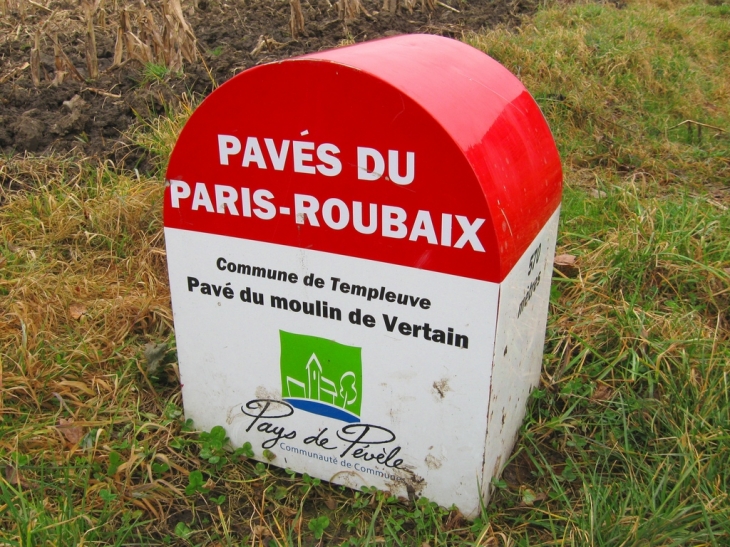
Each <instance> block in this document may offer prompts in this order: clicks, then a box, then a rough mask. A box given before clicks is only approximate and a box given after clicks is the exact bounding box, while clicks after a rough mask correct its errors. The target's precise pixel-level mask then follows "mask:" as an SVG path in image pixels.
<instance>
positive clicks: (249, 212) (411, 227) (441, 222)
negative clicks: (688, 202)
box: [169, 135, 485, 252]
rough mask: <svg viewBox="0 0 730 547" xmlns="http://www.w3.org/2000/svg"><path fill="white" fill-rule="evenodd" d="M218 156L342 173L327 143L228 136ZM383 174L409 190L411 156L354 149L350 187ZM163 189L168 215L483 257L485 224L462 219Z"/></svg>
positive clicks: (298, 196) (209, 187) (263, 193)
mask: <svg viewBox="0 0 730 547" xmlns="http://www.w3.org/2000/svg"><path fill="white" fill-rule="evenodd" d="M262 143H263V145H262ZM290 151H291V152H290ZM218 152H219V162H220V164H221V165H231V166H234V165H240V166H241V167H243V168H246V169H273V170H274V171H284V170H289V171H294V172H295V173H302V174H309V175H317V174H319V175H321V176H326V177H336V176H338V175H340V174H341V173H342V171H343V164H342V161H341V160H340V158H339V157H338V155H339V153H340V149H339V148H338V147H337V146H336V145H335V144H331V143H322V144H315V143H314V142H308V141H298V140H295V141H289V140H281V141H279V142H276V141H274V140H273V139H269V138H263V139H259V138H257V137H248V138H247V139H245V145H244V144H243V143H242V142H241V140H239V139H238V138H237V137H234V136H232V135H218ZM239 156H240V157H239ZM315 157H316V159H315ZM400 163H404V164H405V166H404V169H401V166H400ZM403 171H404V172H403ZM386 172H387V173H388V176H387V177H385V178H386V179H387V180H389V181H391V182H392V183H394V184H397V185H399V186H405V185H409V184H411V183H413V181H414V179H415V172H416V158H415V153H414V152H403V153H401V152H400V151H397V150H388V151H387V152H383V153H381V152H379V151H377V150H375V149H373V148H367V147H357V166H356V173H357V179H359V180H363V181H375V180H378V179H380V178H381V177H383V176H384V175H385V173H386ZM169 185H170V200H171V205H172V207H173V208H175V209H179V208H181V207H183V208H189V209H190V210H192V211H206V212H207V213H211V214H221V215H230V216H239V217H249V218H253V219H258V220H262V221H268V220H272V219H274V218H276V217H277V216H278V215H282V216H291V217H292V218H293V219H294V222H295V223H296V224H305V225H310V226H314V227H326V228H329V229H332V230H343V229H344V228H347V227H348V226H352V227H353V228H354V229H355V230H356V231H357V232H359V233H361V234H364V235H372V234H379V235H380V236H382V237H389V238H394V239H406V238H407V239H408V240H409V241H419V240H420V239H421V238H423V239H424V240H425V241H427V242H428V243H430V244H432V245H441V246H444V247H454V248H456V249H462V248H463V249H471V250H473V251H477V252H484V246H483V245H482V242H481V241H480V239H479V234H478V231H479V229H480V228H481V227H482V225H483V224H484V222H485V219H483V218H476V219H470V218H468V217H467V216H464V215H458V214H452V213H446V212H441V211H440V212H432V211H424V210H419V211H417V212H416V214H415V215H413V214H409V213H408V212H406V210H405V209H403V208H402V207H398V206H396V205H392V204H376V203H363V202H360V201H351V202H349V203H347V202H345V201H343V200H341V199H339V198H337V197H330V198H328V199H319V198H317V197H315V196H312V195H308V194H303V193H295V194H293V196H291V197H290V198H288V199H287V198H281V197H279V198H278V199H276V197H275V196H274V194H273V192H271V191H270V190H268V189H265V188H248V187H240V186H230V185H226V184H206V183H204V182H198V181H196V182H194V183H193V182H188V181H183V180H170V181H169Z"/></svg>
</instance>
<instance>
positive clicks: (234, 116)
mask: <svg viewBox="0 0 730 547" xmlns="http://www.w3.org/2000/svg"><path fill="white" fill-rule="evenodd" d="M302 133H305V134H304V135H302ZM218 135H224V136H228V137H224V138H226V139H229V140H228V141H227V143H226V144H225V147H229V148H228V152H227V153H226V154H225V157H226V158H227V161H228V165H223V164H222V160H221V155H220V150H221V148H220V145H219V138H218ZM249 137H255V138H256V140H257V142H258V144H259V146H260V148H261V157H260V158H259V157H257V156H256V153H255V152H256V150H255V149H251V150H249V152H250V154H249V156H251V155H252V154H251V152H253V158H249V159H250V161H249V164H248V166H246V167H244V166H243V165H242V163H243V160H244V156H245V148H246V144H247V142H249V141H248V139H249ZM231 138H235V139H237V141H238V142H240V144H241V150H240V152H237V153H233V152H235V151H236V145H235V143H234V142H232V141H231V140H230V139H231ZM265 139H271V142H270V145H273V148H274V156H277V155H279V157H280V162H281V163H280V164H279V165H278V167H279V168H280V170H279V169H277V168H276V166H275V165H274V164H275V163H276V162H275V159H276V158H275V157H274V158H272V155H271V154H270V153H269V151H268V147H267V146H266V143H265ZM283 141H289V144H288V150H287V154H286V158H285V159H284V155H283V153H282V143H283ZM295 141H298V142H299V143H305V144H296V143H295ZM306 143H312V146H313V147H314V149H313V150H309V149H308V147H309V144H306ZM254 144H255V143H254ZM322 144H329V145H334V146H335V147H336V148H337V150H338V151H337V152H333V151H332V150H333V149H332V148H331V147H330V148H329V154H330V156H329V157H328V156H327V150H324V152H322V153H323V157H324V159H325V160H328V161H330V163H326V162H322V161H320V160H318V156H317V154H318V152H317V147H319V146H321V145H322ZM295 146H298V147H299V148H300V149H302V150H301V152H302V153H303V154H311V155H312V159H311V161H310V160H308V159H307V158H306V156H303V158H304V159H302V157H300V162H299V168H298V171H300V172H297V169H295V157H294V147H295ZM225 147H224V149H225ZM358 147H363V148H371V149H375V150H378V151H379V152H380V153H381V154H382V155H383V156H384V159H386V160H387V158H388V151H389V150H393V151H397V152H398V157H399V160H400V163H399V174H400V175H401V176H402V175H404V174H406V153H407V152H412V153H413V154H414V158H415V161H414V168H415V169H414V171H415V172H414V177H413V180H412V182H410V183H409V184H396V183H394V182H393V181H392V180H388V179H389V176H388V175H389V173H388V170H387V167H386V171H385V173H384V175H383V176H382V177H381V178H380V179H378V180H374V181H369V180H361V179H359V178H358V168H357V165H358V156H357V149H358ZM324 148H325V149H326V148H327V147H324ZM300 156H301V155H300ZM332 156H334V157H335V158H336V159H337V161H336V162H334V163H333V161H332V160H331V157H332ZM338 162H339V164H340V165H341V168H340V170H339V172H338V173H337V174H336V175H334V176H328V175H327V174H324V173H323V172H321V171H320V170H318V169H317V168H316V166H317V164H319V165H320V168H321V169H322V170H323V171H325V172H326V171H327V170H328V169H329V174H330V175H331V174H332V173H334V172H335V171H337V169H336V165H335V164H336V163H338ZM333 165H334V167H333ZM372 166H373V164H372V162H370V164H369V167H368V168H369V169H372ZM312 169H314V171H315V172H314V174H312V173H309V172H301V171H311V170H312ZM167 179H168V180H177V181H183V182H184V183H185V185H187V186H188V187H189V188H190V196H189V197H184V185H183V186H181V183H176V191H177V193H178V199H177V203H176V205H177V207H173V203H172V199H171V191H170V187H169V186H168V188H167V191H166V193H165V226H167V227H172V228H181V229H187V230H194V231H202V232H207V233H212V234H221V235H227V236H233V237H240V238H246V239H253V240H258V241H264V242H270V243H277V244H281V245H288V246H292V247H300V248H307V249H315V250H319V251H325V252H330V253H337V254H344V255H349V256H354V257H359V258H364V259H370V260H377V261H382V262H389V263H392V264H399V265H403V266H409V267H414V268H423V269H428V270H433V271H437V272H443V273H448V274H453V275H458V276H464V277H469V278H475V279H482V280H487V281H493V282H500V281H501V280H502V279H503V278H504V277H505V276H506V275H507V273H508V272H509V271H510V269H511V268H512V267H513V266H514V264H515V262H516V261H517V259H518V258H519V257H520V256H521V255H522V253H523V252H524V251H525V250H526V249H527V247H528V246H529V244H530V243H531V242H532V240H533V239H534V237H535V236H536V235H537V233H538V231H539V230H540V229H541V228H542V226H543V225H544V224H545V222H546V221H547V219H548V218H549V217H550V215H551V214H552V213H553V212H554V211H555V209H556V208H557V206H558V205H559V203H560V194H561V187H562V172H561V167H560V159H559V157H558V153H557V150H556V148H555V144H554V141H553V139H552V136H551V134H550V131H549V129H548V127H547V124H546V122H545V120H544V118H543V116H542V114H541V112H540V110H539V108H538V107H537V105H536V103H535V102H534V100H533V99H532V97H531V96H530V95H529V93H528V92H527V91H526V90H525V88H524V87H523V86H522V84H521V83H520V82H519V81H518V80H517V79H516V78H515V77H514V76H513V75H512V74H510V73H509V72H508V71H507V70H506V69H505V68H504V67H502V66H501V65H500V64H499V63H497V62H496V61H494V60H493V59H491V58H490V57H488V56H487V55H485V54H483V53H481V52H480V51H478V50H476V49H474V48H472V47H470V46H467V45H465V44H463V43H461V42H457V41H455V40H450V39H446V38H441V37H435V36H426V35H408V36H398V37H394V38H389V39H385V40H378V41H374V42H368V43H364V44H359V45H355V46H351V47H347V48H341V49H336V50H332V51H327V52H321V53H317V54H313V55H308V56H305V57H300V58H296V59H291V60H287V61H283V62H280V63H273V64H269V65H262V66H259V67H255V68H252V69H250V70H247V71H245V72H243V73H241V74H239V75H237V76H236V77H234V78H232V79H231V80H229V81H228V82H227V83H225V84H224V85H223V86H221V87H220V88H218V89H217V90H216V91H215V92H213V93H212V94H211V95H210V96H209V97H208V98H207V99H206V100H205V101H204V102H203V103H202V104H201V105H200V107H199V108H198V109H197V110H196V111H195V113H194V114H193V115H192V117H191V118H190V120H189V121H188V123H187V124H186V126H185V128H184V129H183V131H182V134H181V135H180V138H179V140H178V143H177V145H176V146H175V149H174V151H173V154H172V157H171V159H170V163H169V167H168V170H167ZM197 183H202V184H203V185H204V186H205V189H206V190H207V192H202V190H201V192H202V193H207V195H208V196H209V198H210V203H209V204H207V203H206V202H205V199H204V197H205V196H203V195H202V194H201V195H199V196H198V198H199V199H198V200H197V202H198V203H197V210H193V209H192V205H193V201H194V193H195V186H196V184H197ZM215 185H218V186H219V189H218V191H219V194H220V195H221V196H222V197H223V198H224V200H225V199H226V197H227V198H228V200H229V203H230V202H231V201H230V200H231V199H232V198H231V193H230V190H225V189H223V190H221V188H222V187H223V186H226V187H229V188H232V189H234V190H235V193H236V196H235V197H236V199H237V201H235V202H232V205H233V206H232V207H231V206H226V205H220V210H219V204H218V203H217V200H216V196H215V193H216V189H215ZM241 189H244V190H241ZM246 189H247V190H246ZM257 190H258V191H259V201H260V202H261V197H262V195H263V197H264V198H266V197H267V196H269V195H273V198H270V199H266V200H265V201H268V202H269V203H271V204H272V205H273V206H274V207H275V216H273V218H260V216H263V217H267V216H269V215H270V210H268V209H269V206H267V205H265V204H264V207H263V208H262V207H258V213H259V216H257V214H256V213H257V211H256V209H257V207H256V204H255V203H251V211H249V214H250V216H245V211H244V209H245V208H244V206H243V202H244V194H245V192H246V191H248V192H249V195H253V193H254V192H256V191H257ZM261 190H264V191H268V193H266V192H264V193H262V192H261ZM221 192H222V193H221ZM226 192H228V193H226ZM295 194H297V195H300V196H302V195H303V196H309V197H308V198H306V200H308V201H305V202H304V205H312V200H311V198H315V199H316V200H317V202H318V204H319V210H318V212H317V213H316V214H315V216H314V217H307V216H305V217H303V218H300V221H302V220H303V223H297V219H296V217H295V214H294V212H295V211H294V208H295V198H294V196H295ZM333 198H334V200H333ZM328 200H331V201H329V202H328ZM338 200H339V201H338ZM355 202H357V203H360V204H362V205H361V208H362V210H363V211H364V213H363V215H364V218H363V224H364V225H367V224H368V221H369V220H370V218H369V214H368V212H369V211H370V204H374V205H376V206H377V211H378V226H377V230H376V231H375V232H374V233H372V234H366V233H361V232H363V231H367V230H366V229H361V230H360V231H358V230H357V229H356V228H355V226H354V224H353V216H354V209H355V205H353V203H355ZM300 203H301V200H300ZM325 203H328V207H329V211H330V212H331V214H330V215H329V217H328V220H329V224H330V225H329V226H328V225H327V222H325V218H324V217H323V206H324V205H325ZM383 206H386V208H385V209H384V208H383ZM343 207H344V208H346V209H347V214H349V219H348V222H347V223H344V220H345V219H343V218H342V217H341V216H339V214H338V213H339V212H340V211H342V210H343ZM281 208H289V209H290V211H289V214H285V213H286V209H281ZM394 208H399V209H400V210H402V211H403V212H404V213H405V215H406V220H405V222H404V223H403V227H404V228H405V230H406V232H405V237H402V238H401V237H399V236H400V235H402V234H401V232H403V229H401V228H399V225H398V223H397V222H396V223H395V224H393V225H392V226H391V227H390V229H389V232H388V234H387V235H390V236H396V237H388V236H387V235H385V234H383V213H384V212H385V213H389V214H390V215H391V216H392V215H395V216H396V217H397V216H398V215H400V214H401V213H400V211H399V210H398V209H394ZM267 210H268V211H267ZM393 211H395V212H393ZM419 211H423V212H422V213H419ZM234 212H235V213H237V214H233V213H234ZM444 214H446V215H451V217H450V218H451V224H452V230H451V232H452V233H451V238H450V239H449V238H448V237H446V234H443V233H442V226H441V225H442V219H443V218H444V217H443V215H444ZM457 215H458V216H459V217H461V221H462V222H464V223H466V224H467V225H471V226H475V225H476V224H478V221H477V219H483V220H484V222H483V223H482V224H481V226H480V227H479V228H478V230H476V236H471V239H470V240H469V241H467V242H466V243H465V244H464V245H463V247H462V248H455V246H454V245H455V244H456V243H457V242H458V241H459V239H460V238H461V235H462V232H463V230H462V228H461V224H460V222H459V219H458V218H457ZM312 218H314V219H316V221H317V222H318V223H319V226H313V225H311V223H310V222H309V221H310V220H312ZM447 218H448V217H447ZM417 219H418V222H415V226H416V229H415V231H414V221H416V220H417ZM396 220H397V219H396ZM429 222H431V223H432V224H433V229H432V230H431V227H430V226H429ZM332 226H334V227H332ZM468 230H469V228H468V226H467V231H468ZM434 236H435V238H434ZM467 239H468V238H467ZM476 239H478V243H477V242H476V241H475V240H476ZM462 243H463V241H462ZM448 244H450V246H448ZM479 244H481V245H482V246H483V249H484V251H483V252H482V251H480V250H479V249H478V247H479Z"/></svg>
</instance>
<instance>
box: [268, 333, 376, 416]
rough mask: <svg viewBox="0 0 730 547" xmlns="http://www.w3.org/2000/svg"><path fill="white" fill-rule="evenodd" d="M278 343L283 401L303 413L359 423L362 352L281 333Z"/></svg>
mask: <svg viewBox="0 0 730 547" xmlns="http://www.w3.org/2000/svg"><path fill="white" fill-rule="evenodd" d="M279 339H280V341H281V393H282V395H283V398H284V400H285V401H286V402H288V403H289V404H290V405H292V406H293V407H295V408H298V409H300V410H304V411H305V412H311V413H312V414H319V415H321V416H327V417H329V418H334V419H336V420H342V421H345V422H349V423H354V422H359V421H360V405H361V403H362V356H361V353H362V348H357V347H355V346H346V345H344V344H340V343H338V342H335V341H333V340H327V339H326V338H318V337H316V336H307V335H304V334H294V333H291V332H285V331H283V330H280V331H279Z"/></svg>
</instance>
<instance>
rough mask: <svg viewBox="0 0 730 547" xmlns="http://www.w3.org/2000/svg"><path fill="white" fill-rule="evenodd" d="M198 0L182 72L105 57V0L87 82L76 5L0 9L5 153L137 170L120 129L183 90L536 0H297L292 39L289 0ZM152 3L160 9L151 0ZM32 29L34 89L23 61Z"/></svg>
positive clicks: (136, 157) (507, 12)
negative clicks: (345, 14)
mask: <svg viewBox="0 0 730 547" xmlns="http://www.w3.org/2000/svg"><path fill="white" fill-rule="evenodd" d="M196 1H197V8H193V5H192V2H193V0H187V2H190V3H189V4H188V3H186V2H183V4H182V6H183V9H184V13H185V16H186V19H187V21H188V23H189V24H190V25H191V27H192V29H193V31H194V34H195V36H196V38H197V49H198V52H199V56H198V61H197V62H194V63H185V65H184V69H183V71H182V72H179V73H173V72H171V71H167V70H165V68H164V66H158V65H150V64H146V65H145V64H143V63H141V62H140V61H138V60H136V59H128V58H126V57H125V59H126V60H125V61H123V62H122V63H121V65H116V66H113V57H114V50H115V42H116V35H117V28H118V21H119V11H118V10H119V6H117V7H116V10H117V11H114V9H113V8H111V7H109V8H104V5H105V3H102V4H101V6H102V7H101V9H100V11H99V12H97V16H96V18H95V25H94V27H95V35H96V51H97V55H98V65H99V73H100V75H99V77H98V78H97V79H96V80H94V81H91V80H89V79H88V74H87V72H86V68H85V67H86V56H85V51H86V23H85V19H84V15H83V12H82V10H81V9H80V8H79V5H78V3H76V2H69V1H63V0H62V1H57V0H50V1H49V0H46V2H42V1H37V2H34V3H28V0H16V2H17V4H16V9H15V10H11V11H10V12H8V13H6V14H5V16H2V15H1V14H0V150H2V152H3V153H4V154H5V155H6V156H7V155H12V154H23V153H26V152H27V153H32V154H41V155H47V154H49V153H53V152H57V153H68V152H71V153H73V154H74V155H77V156H79V155H80V156H92V157H94V156H95V157H98V158H101V159H112V160H114V161H115V162H117V163H125V165H126V166H127V167H128V168H133V167H140V168H144V167H145V165H146V164H145V161H144V155H143V154H142V153H140V151H139V150H133V149H130V148H129V146H128V145H127V143H126V142H125V140H124V138H123V136H122V134H123V132H124V131H125V130H126V129H127V128H128V127H129V126H130V125H131V124H132V123H133V122H135V120H145V119H149V118H150V117H153V116H156V115H158V114H162V113H164V112H165V109H166V108H168V107H169V106H170V105H174V104H175V102H176V101H177V100H179V97H180V96H181V95H182V94H183V93H186V94H187V95H188V96H189V97H190V96H197V97H200V96H205V95H206V94H208V93H209V92H210V91H211V90H212V89H213V88H214V87H215V86H216V85H218V84H221V83H223V82H224V81H226V80H227V79H229V78H230V77H232V76H234V75H235V74H237V73H239V72H241V71H242V70H245V69H246V68H249V67H251V66H254V65H257V64H261V63H267V62H271V61H275V60H279V59H283V58H287V57H292V56H296V55H302V54H304V53H309V52H313V51H319V50H322V49H329V48H333V47H338V46H342V45H345V44H348V43H354V42H362V41H365V40H372V39H375V38H379V37H383V36H392V35H395V34H404V33H417V32H421V33H432V34H439V35H444V36H449V37H455V38H458V37H461V36H462V35H463V33H465V32H468V31H478V30H480V29H482V28H485V27H493V26H495V25H498V24H504V25H514V24H516V23H518V22H519V19H520V17H521V16H523V15H524V14H526V13H530V12H532V11H533V10H534V9H535V7H536V2H535V1H534V0H510V1H509V2H504V1H503V2H499V1H494V0H469V1H468V2H466V1H460V0H445V1H444V2H438V3H437V4H436V8H435V10H434V11H429V10H426V9H425V8H424V7H423V6H422V4H421V3H420V2H416V3H415V6H414V8H413V10H412V11H409V10H408V9H406V8H405V7H404V6H403V1H402V0H400V1H399V3H400V4H401V5H399V6H398V9H397V10H396V12H395V13H390V11H389V10H385V11H383V10H382V9H381V8H382V7H383V5H382V0H361V3H362V6H363V7H364V11H363V12H361V13H360V15H359V16H357V17H356V18H354V19H352V20H350V21H347V22H345V21H343V20H342V19H341V18H340V16H339V14H338V9H337V4H336V3H334V2H332V0H303V1H302V12H303V15H304V21H305V26H304V31H303V32H302V33H300V35H299V36H297V37H296V38H293V37H292V34H291V31H290V26H289V20H290V9H291V8H290V4H289V1H288V0H231V1H220V0H196ZM391 1H392V0H391ZM109 3H110V1H109V0H106V4H109ZM149 3H150V6H149V8H151V9H152V11H153V12H154V13H156V14H157V15H158V16H159V13H160V12H159V9H158V6H157V2H154V1H152V0H150V1H149ZM11 4H12V2H11ZM114 4H115V5H116V4H117V2H116V1H114ZM137 5H138V4H137V3H136V2H135V3H134V4H130V5H129V6H127V7H128V8H129V9H130V10H134V9H135V6H137ZM44 6H45V7H44ZM101 11H104V14H103V15H101V13H100V12H101ZM36 32H38V36H39V38H40V48H39V51H40V80H41V81H40V85H38V86H37V87H36V86H34V84H33V82H32V78H31V67H30V66H28V65H29V61H30V60H31V48H32V47H33V44H34V37H35V35H36ZM54 36H55V37H56V40H57V43H58V44H59V45H60V48H61V49H62V50H63V52H64V53H65V54H66V56H67V57H68V59H69V60H70V62H71V63H72V64H73V65H74V67H75V68H76V69H77V71H78V77H77V78H73V76H72V75H71V74H69V73H67V74H66V76H65V79H64V81H63V82H62V83H58V82H55V83H54V82H53V81H52V80H53V79H54V77H55V74H56V64H55V63H56V61H57V59H56V57H55V56H54V47H53V37H54ZM67 72H70V71H67Z"/></svg>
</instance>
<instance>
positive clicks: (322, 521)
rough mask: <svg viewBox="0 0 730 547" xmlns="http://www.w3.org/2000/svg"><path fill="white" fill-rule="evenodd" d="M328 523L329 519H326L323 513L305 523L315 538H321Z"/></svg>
mask: <svg viewBox="0 0 730 547" xmlns="http://www.w3.org/2000/svg"><path fill="white" fill-rule="evenodd" d="M329 525H330V519H328V518H327V517H326V516H325V515H322V516H321V517H317V518H314V519H312V520H310V521H309V524H307V527H308V528H309V530H310V531H311V532H312V533H313V534H314V537H315V538H316V539H322V536H323V535H324V531H325V530H326V529H327V527H328V526H329Z"/></svg>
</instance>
